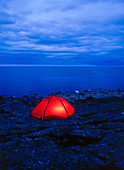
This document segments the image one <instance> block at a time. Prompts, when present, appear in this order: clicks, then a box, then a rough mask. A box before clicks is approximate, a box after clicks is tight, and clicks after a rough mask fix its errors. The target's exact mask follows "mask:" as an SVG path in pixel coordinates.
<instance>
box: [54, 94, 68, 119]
mask: <svg viewBox="0 0 124 170" xmlns="http://www.w3.org/2000/svg"><path fill="white" fill-rule="evenodd" d="M56 97H57V98H58V99H59V97H58V96H56ZM59 101H60V102H61V103H62V105H63V107H64V109H65V111H66V113H67V115H68V118H69V114H68V112H67V110H66V107H65V105H64V103H63V102H62V101H61V100H60V99H59Z"/></svg>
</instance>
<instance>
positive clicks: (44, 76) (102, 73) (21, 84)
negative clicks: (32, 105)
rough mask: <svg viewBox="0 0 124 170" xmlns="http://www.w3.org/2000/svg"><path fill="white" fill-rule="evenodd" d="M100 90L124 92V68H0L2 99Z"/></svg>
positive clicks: (0, 93)
mask: <svg viewBox="0 0 124 170" xmlns="http://www.w3.org/2000/svg"><path fill="white" fill-rule="evenodd" d="M98 88H102V89H103V90H105V89H107V90H112V89H114V90H116V89H118V88H120V89H121V90H124V67H40V66H39V67H33V66H32V67H0V95H8V96H23V95H28V94H29V93H30V92H31V91H33V93H37V94H38V95H39V96H42V95H49V94H50V93H51V92H57V91H59V90H62V89H64V90H65V91H66V90H67V91H70V90H71V91H74V90H79V91H80V90H84V89H91V90H95V89H96V90H97V89H98Z"/></svg>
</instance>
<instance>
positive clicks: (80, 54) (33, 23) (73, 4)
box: [0, 0, 124, 65]
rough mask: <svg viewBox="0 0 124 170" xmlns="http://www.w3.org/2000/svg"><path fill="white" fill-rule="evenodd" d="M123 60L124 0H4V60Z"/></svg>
mask: <svg viewBox="0 0 124 170" xmlns="http://www.w3.org/2000/svg"><path fill="white" fill-rule="evenodd" d="M3 64H19V65H21V64H26V65H28V64H29V65H30V64H36V65H37V64H38V65H40V64H41V65H45V64H46V65H49V64H50V65H52V64H53V65H61V64H62V65H75V64H76V65H80V64H82V65H124V0H6V1H5V0H0V65H3Z"/></svg>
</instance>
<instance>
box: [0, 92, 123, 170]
mask: <svg viewBox="0 0 124 170" xmlns="http://www.w3.org/2000/svg"><path fill="white" fill-rule="evenodd" d="M87 93H89V92H86V94H85V93H83V94H70V97H69V95H67V98H68V101H69V102H70V103H71V104H72V105H73V106H74V108H75V109H76V113H75V114H74V115H73V117H72V118H71V119H69V120H53V121H41V120H40V119H36V118H34V117H31V116H29V114H30V112H31V111H32V109H33V108H34V107H35V106H36V105H37V104H38V103H39V102H40V101H41V100H42V98H41V97H40V98H36V97H35V96H34V97H29V96H24V97H22V98H21V97H20V98H17V97H8V96H1V103H0V167H1V169H25V170H27V169H59V170H61V169H62V170H63V169H72V170H73V169H74V170H75V169H94V170H95V169H110V170H111V169H112V170H114V169H123V168H124V159H123V158H124V95H123V93H122V94H121V92H118V93H119V96H115V92H114V95H113V96H112V94H111V95H109V96H106V97H102V98H99V97H97V96H102V94H101V92H100V94H99V93H95V96H94V94H92V92H90V95H89V96H88V95H87ZM104 94H105V93H104ZM106 94H107V95H108V93H107V92H106ZM81 95H82V97H81ZM59 96H61V97H64V96H66V94H59ZM84 96H86V97H85V98H84ZM90 96H93V97H90Z"/></svg>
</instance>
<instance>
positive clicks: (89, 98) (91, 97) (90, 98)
mask: <svg viewBox="0 0 124 170" xmlns="http://www.w3.org/2000/svg"><path fill="white" fill-rule="evenodd" d="M93 99H94V98H93V96H89V97H87V98H86V99H85V100H93Z"/></svg>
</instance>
